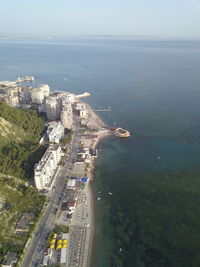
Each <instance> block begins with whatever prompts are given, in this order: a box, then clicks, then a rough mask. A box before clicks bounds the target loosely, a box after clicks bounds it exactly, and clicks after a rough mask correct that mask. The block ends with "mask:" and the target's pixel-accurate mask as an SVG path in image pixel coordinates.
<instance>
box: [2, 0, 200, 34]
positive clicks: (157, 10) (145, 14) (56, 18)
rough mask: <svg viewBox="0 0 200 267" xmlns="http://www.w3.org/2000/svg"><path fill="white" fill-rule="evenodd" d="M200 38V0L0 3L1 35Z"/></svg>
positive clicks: (17, 0)
mask: <svg viewBox="0 0 200 267" xmlns="http://www.w3.org/2000/svg"><path fill="white" fill-rule="evenodd" d="M2 34H25V35H42V36H79V35H143V36H156V37H165V38H168V37H172V38H200V0H0V35H2Z"/></svg>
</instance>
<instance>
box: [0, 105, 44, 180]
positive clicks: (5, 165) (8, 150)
mask: <svg viewBox="0 0 200 267" xmlns="http://www.w3.org/2000/svg"><path fill="white" fill-rule="evenodd" d="M0 129H1V133H0V173H4V174H9V175H13V176H16V177H20V178H30V177H31V175H32V174H33V167H34V164H35V163H36V162H38V160H39V159H40V158H41V156H42V155H43V154H44V151H45V150H46V146H40V145H38V142H39V140H40V138H41V135H42V134H43V132H44V120H43V119H42V118H40V117H39V116H38V114H37V112H36V111H34V110H22V109H19V108H14V107H10V106H8V105H6V104H5V103H2V102H1V103H0Z"/></svg>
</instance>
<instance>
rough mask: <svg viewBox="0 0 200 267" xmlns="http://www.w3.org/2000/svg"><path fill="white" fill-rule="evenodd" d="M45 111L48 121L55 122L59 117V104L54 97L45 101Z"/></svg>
mask: <svg viewBox="0 0 200 267" xmlns="http://www.w3.org/2000/svg"><path fill="white" fill-rule="evenodd" d="M45 110H46V114H47V118H48V120H49V121H52V120H57V119H59V117H60V112H61V103H60V101H58V99H57V98H56V97H55V96H49V97H47V98H46V101H45Z"/></svg>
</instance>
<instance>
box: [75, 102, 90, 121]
mask: <svg viewBox="0 0 200 267" xmlns="http://www.w3.org/2000/svg"><path fill="white" fill-rule="evenodd" d="M75 109H76V110H77V111H78V113H79V116H80V117H81V118H87V110H86V107H85V105H84V104H83V103H76V106H75Z"/></svg>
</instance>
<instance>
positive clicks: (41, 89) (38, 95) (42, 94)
mask: <svg viewBox="0 0 200 267" xmlns="http://www.w3.org/2000/svg"><path fill="white" fill-rule="evenodd" d="M49 93H50V88H49V86H48V85H47V84H41V85H39V86H38V88H35V89H33V90H32V91H31V101H32V102H33V103H35V104H42V103H44V100H45V98H46V97H48V96H49Z"/></svg>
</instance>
